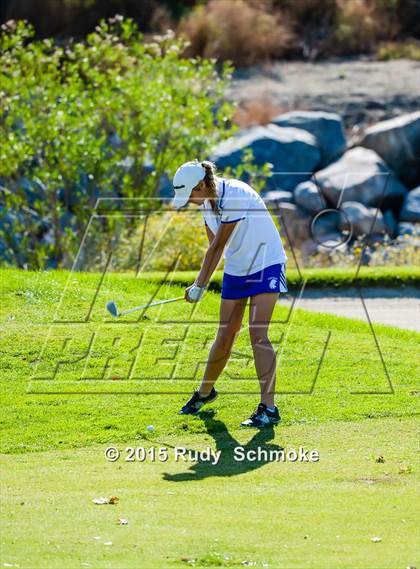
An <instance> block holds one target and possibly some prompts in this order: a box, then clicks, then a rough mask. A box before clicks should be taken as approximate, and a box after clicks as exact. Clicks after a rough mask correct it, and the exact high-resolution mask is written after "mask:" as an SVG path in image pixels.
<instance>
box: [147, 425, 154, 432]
mask: <svg viewBox="0 0 420 569" xmlns="http://www.w3.org/2000/svg"><path fill="white" fill-rule="evenodd" d="M147 430H148V431H154V430H155V428H154V426H153V425H149V426H148V427H147Z"/></svg>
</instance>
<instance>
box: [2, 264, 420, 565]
mask: <svg viewBox="0 0 420 569" xmlns="http://www.w3.org/2000/svg"><path fill="white" fill-rule="evenodd" d="M0 279H1V285H2V302H1V308H0V326H1V330H0V331H1V336H2V344H1V348H0V349H1V371H2V373H1V378H2V379H1V384H0V387H1V401H2V406H3V412H2V413H1V415H0V422H1V429H2V437H1V443H2V447H1V448H2V452H3V455H2V484H1V488H2V500H3V506H2V508H1V516H2V527H3V531H2V532H1V533H2V543H3V545H2V548H1V555H0V562H1V564H3V563H12V564H18V565H19V566H20V567H30V568H32V567H34V568H35V567H42V568H50V567H66V568H67V567H69V568H73V567H83V566H87V567H88V566H90V567H95V568H102V567H103V568H117V569H120V568H125V567H140V566H141V567H156V568H158V567H159V568H160V567H169V568H171V567H183V566H185V567H188V566H197V567H218V566H227V567H243V566H244V565H242V562H243V561H249V562H250V563H254V562H255V565H254V566H256V567H263V566H266V565H265V564H268V566H269V567H273V568H274V567H282V568H284V569H288V568H289V567H290V568H293V569H298V568H299V569H300V568H301V567H311V568H316V569H318V568H319V569H321V568H323V569H330V568H331V569H336V568H338V569H340V568H343V569H344V568H350V567H352V568H353V569H355V568H357V569H359V568H360V569H362V568H363V569H371V568H372V569H373V568H375V569H378V568H390V569H391V568H392V569H394V568H395V567H406V566H409V565H412V566H415V565H416V562H417V563H418V562H419V559H418V554H417V552H418V545H419V544H418V539H417V534H416V532H415V529H414V528H415V523H416V522H417V520H418V517H416V516H417V509H416V495H415V493H414V488H415V483H416V481H417V480H418V465H417V463H416V462H415V450H416V449H415V446H416V437H415V435H414V432H415V431H414V427H415V419H414V416H415V415H416V412H417V410H418V406H417V404H416V403H417V397H416V396H417V395H418V393H419V392H418V387H417V377H418V355H419V350H418V346H419V344H418V340H419V337H420V336H419V334H416V333H414V332H410V331H405V330H400V329H396V328H392V327H387V326H376V325H375V327H374V330H375V333H376V340H377V341H378V343H379V346H380V348H381V353H382V356H383V358H384V362H385V364H386V369H387V372H388V374H389V379H388V377H387V375H386V374H385V372H384V368H383V365H382V362H381V359H380V357H379V354H378V351H377V349H376V345H375V339H374V337H373V335H372V333H371V330H370V328H369V326H368V324H366V323H364V322H360V321H355V320H349V319H345V318H338V317H334V316H327V315H323V314H315V313H309V312H305V311H301V310H299V311H294V312H293V313H292V314H289V313H288V310H287V309H286V308H284V307H282V306H281V304H280V305H279V306H278V307H276V310H275V315H274V319H273V323H272V326H271V329H270V330H271V332H270V336H271V339H272V341H273V344H274V345H275V347H278V349H279V351H278V391H279V396H278V401H279V404H280V406H281V410H282V415H283V423H282V426H280V427H279V428H278V429H277V430H276V432H275V433H269V432H266V433H265V434H264V433H262V434H260V435H257V438H256V439H253V441H252V442H251V439H252V437H253V436H254V434H255V433H248V432H243V431H241V430H240V429H238V423H239V421H240V420H241V419H242V418H243V417H244V416H246V415H247V414H248V413H249V412H250V411H251V409H252V408H253V406H254V405H255V403H256V402H257V401H258V396H257V380H256V378H255V371H254V367H253V361H252V357H251V356H252V351H251V348H250V344H249V340H248V334H247V330H246V320H245V321H244V329H243V331H242V332H241V334H240V336H239V338H238V342H237V345H236V346H235V352H234V354H233V356H232V359H231V361H230V362H229V364H228V366H227V368H226V370H225V372H224V374H223V376H222V377H221V378H220V380H219V383H218V385H219V389H220V391H221V395H222V396H221V397H220V399H219V400H218V402H217V403H215V404H214V405H213V406H212V407H213V409H214V410H215V411H216V414H212V413H207V414H206V415H204V417H203V418H198V417H197V418H183V417H180V416H178V415H177V414H176V411H177V410H178V408H179V406H180V404H181V403H182V401H184V400H185V397H186V394H187V393H190V392H191V390H192V387H193V386H195V385H196V384H197V383H198V381H199V379H200V376H201V373H202V371H203V367H204V364H205V360H206V356H207V354H208V348H209V343H210V342H211V341H212V339H213V337H214V334H215V331H216V329H217V314H218V305H219V295H218V294H216V293H215V292H209V293H208V294H207V295H206V296H205V298H204V300H203V302H202V303H200V304H199V306H198V307H194V306H191V305H187V304H185V303H175V304H173V305H167V306H165V307H163V308H162V309H159V308H158V309H156V308H155V309H149V310H148V312H147V314H146V315H143V316H148V319H146V318H142V317H140V318H139V319H137V316H132V317H127V318H126V319H125V320H124V323H122V322H111V321H110V320H109V318H108V316H107V314H106V312H105V310H104V305H105V301H106V300H109V299H111V298H114V299H116V300H118V302H119V304H121V306H123V307H126V306H131V305H134V304H136V303H141V302H142V301H146V302H147V301H148V300H149V299H150V296H151V295H155V296H156V298H166V297H168V298H169V297H172V296H177V295H179V294H180V293H181V292H182V288H180V287H178V286H172V287H168V286H167V285H164V286H163V287H160V285H159V281H157V280H155V281H150V282H147V281H146V280H144V279H141V280H136V279H133V278H130V277H129V276H127V275H117V274H115V275H111V276H106V277H105V278H104V279H103V281H102V283H101V281H100V276H99V275H95V274H75V275H71V276H70V275H69V274H68V273H65V272H50V273H30V272H21V271H15V270H7V271H2V272H1V273H0ZM99 283H101V287H100V288H98V284H99ZM66 284H67V285H68V286H67V288H66ZM159 287H160V288H159ZM95 295H96V296H95ZM54 320H55V323H53V324H51V323H52V322H53V321H54ZM92 338H93V340H92ZM46 339H47V342H46ZM327 341H328V345H327V347H326V349H325V346H326V342H327ZM90 342H92V344H91V346H90V350H88V347H89V344H90ZM63 346H64V347H65V349H64V352H63ZM43 348H44V349H43ZM137 348H138V349H137ZM41 350H43V352H42V357H40V352H41ZM324 350H325V354H324V358H323V360H322V365H321V366H320V369H319V373H318V376H317V381H316V383H315V385H314V386H313V383H314V378H315V377H316V375H317V370H318V367H319V365H320V360H321V357H322V354H323V352H324ZM87 353H89V357H87V358H86V357H84V356H86V354H87ZM110 355H115V358H114V359H113V360H109V357H110ZM136 355H137V356H138V357H137V359H134V358H135V356H136ZM60 360H61V363H60V365H59V366H58V367H57V363H58V362H59V361H60ZM130 373H131V375H130ZM157 378H160V379H157ZM389 380H390V381H391V384H392V389H393V392H392V390H391V387H390V383H389ZM312 388H313V390H312ZM311 390H312V391H311ZM298 391H299V392H300V394H297V393H296V392H298ZM366 392H369V394H367V393H366ZM238 393H240V394H238ZM305 393H306V394H305ZM149 424H153V425H154V426H155V431H154V432H153V433H148V432H147V430H146V426H147V425H149ZM235 444H248V445H253V446H256V445H260V446H261V447H264V448H279V447H285V448H286V449H288V448H298V447H299V446H304V447H305V448H307V449H311V448H313V449H318V450H319V451H320V453H321V460H320V462H319V463H314V464H300V463H269V464H259V463H253V462H249V461H247V462H245V463H244V464H238V463H235V462H234V461H233V460H232V457H231V450H232V445H235ZM108 445H115V446H117V447H118V448H119V449H120V450H122V451H123V449H124V448H125V447H126V446H129V445H133V446H143V445H146V446H150V445H152V446H156V447H160V446H168V445H173V446H177V445H178V446H186V447H188V448H195V449H203V448H204V447H207V446H209V445H210V446H212V448H219V449H221V450H222V451H223V454H222V460H221V463H220V464H219V465H217V466H215V467H209V466H206V464H204V463H199V465H198V466H197V467H196V468H193V469H192V470H191V469H190V466H191V465H190V464H183V463H175V462H174V461H173V459H172V457H171V458H170V460H169V461H168V462H167V463H164V464H161V463H151V462H146V463H139V462H135V463H130V462H125V461H124V460H123V459H121V460H120V461H119V462H116V463H107V462H106V461H105V458H104V455H103V451H104V448H105V447H106V446H108ZM169 448H171V447H169ZM378 455H383V456H384V458H385V463H376V462H375V457H376V456H378ZM408 467H410V468H408ZM400 469H401V472H400ZM165 472H166V473H169V474H168V475H165ZM417 488H418V486H417ZM103 495H105V496H110V495H117V496H118V497H119V498H120V502H119V503H118V504H117V505H115V506H110V505H107V506H95V505H93V504H92V502H91V500H92V498H94V497H98V496H103ZM21 503H23V504H22V505H21ZM266 512H268V515H266ZM119 517H122V518H127V519H128V520H129V525H128V526H118V525H117V521H118V518H119ZM257 520H258V521H257ZM305 535H306V536H307V537H306V538H305ZM337 535H338V536H339V537H337ZM95 536H96V537H100V539H99V540H96V539H94V538H95ZM374 536H379V537H381V539H382V541H381V542H379V543H373V542H372V541H371V538H372V537H374ZM107 541H112V543H113V545H112V546H106V545H104V542H107ZM183 559H184V560H183ZM83 563H85V565H83ZM86 564H88V565H86Z"/></svg>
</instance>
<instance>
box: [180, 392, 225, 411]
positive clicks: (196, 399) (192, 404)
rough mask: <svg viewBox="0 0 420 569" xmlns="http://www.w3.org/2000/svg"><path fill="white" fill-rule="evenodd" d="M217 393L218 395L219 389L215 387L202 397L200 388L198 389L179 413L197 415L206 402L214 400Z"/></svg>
mask: <svg viewBox="0 0 420 569" xmlns="http://www.w3.org/2000/svg"><path fill="white" fill-rule="evenodd" d="M217 395H218V394H217V391H216V390H215V389H214V387H213V388H212V390H211V391H210V393H209V394H208V395H207V397H201V396H200V394H199V392H198V389H196V390H195V391H194V393H193V395H192V397H191V399H190V400H189V401H187V402H186V403H185V405H184V406H183V408H182V409H181V411H180V412H179V415H197V413H198V412H199V411H200V409H201V407H202V406H203V405H205V404H206V403H211V402H212V401H214V400H215V399H216V397H217Z"/></svg>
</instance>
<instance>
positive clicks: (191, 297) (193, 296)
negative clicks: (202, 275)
mask: <svg viewBox="0 0 420 569" xmlns="http://www.w3.org/2000/svg"><path fill="white" fill-rule="evenodd" d="M205 290H206V287H205V286H198V285H197V284H195V283H194V284H192V285H191V286H189V287H188V288H186V289H185V295H184V298H185V300H186V301H187V302H192V303H194V302H198V301H199V300H200V299H201V297H202V296H203V294H204V292H205Z"/></svg>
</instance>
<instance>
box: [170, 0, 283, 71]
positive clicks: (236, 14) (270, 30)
mask: <svg viewBox="0 0 420 569" xmlns="http://www.w3.org/2000/svg"><path fill="white" fill-rule="evenodd" d="M179 32H180V33H183V34H185V35H186V36H187V37H188V39H189V41H190V42H191V43H190V46H189V48H188V51H187V54H188V55H200V56H203V57H210V58H211V57H214V58H217V59H222V60H226V59H230V60H232V61H234V62H235V63H236V64H237V65H253V64H255V63H259V62H264V61H268V60H270V59H275V58H280V57H283V56H284V55H286V54H287V53H288V51H290V49H291V48H292V46H293V42H294V35H293V32H292V31H291V29H290V26H288V25H286V24H285V23H284V22H283V21H282V18H281V14H280V13H277V12H275V11H273V7H272V4H271V2H269V1H265V0H261V1H260V2H255V1H249V0H248V1H246V0H210V1H209V2H208V3H207V4H206V5H202V6H197V7H196V8H195V9H194V10H193V11H192V12H191V13H190V14H189V15H188V16H187V17H186V18H185V19H183V20H182V21H181V24H180V26H179Z"/></svg>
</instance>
